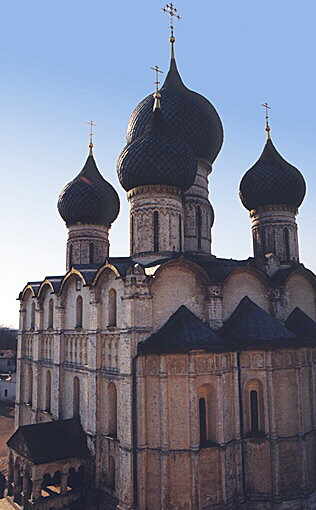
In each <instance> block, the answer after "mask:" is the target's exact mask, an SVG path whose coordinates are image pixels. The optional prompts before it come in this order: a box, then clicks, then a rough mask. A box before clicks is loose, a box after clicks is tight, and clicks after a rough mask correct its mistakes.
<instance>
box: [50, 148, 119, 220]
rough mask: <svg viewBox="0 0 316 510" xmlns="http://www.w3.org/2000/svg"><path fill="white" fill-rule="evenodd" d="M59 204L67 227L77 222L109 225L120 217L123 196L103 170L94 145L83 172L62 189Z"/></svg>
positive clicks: (59, 209) (60, 212)
mask: <svg viewBox="0 0 316 510" xmlns="http://www.w3.org/2000/svg"><path fill="white" fill-rule="evenodd" d="M57 207H58V211H59V214H60V215H61V217H62V218H63V220H64V221H65V222H66V225H67V227H69V226H71V225H75V224H76V223H81V224H90V225H106V226H110V225H111V223H113V221H114V220H115V219H116V218H117V215H118V213H119V210H120V199H119V197H118V194H117V193H116V191H115V189H114V188H113V186H111V184H109V183H108V182H107V181H106V180H105V179H104V178H103V177H102V175H101V174H100V172H99V170H98V168H97V165H96V163H95V160H94V157H93V154H92V148H90V153H89V156H88V159H87V161H86V164H85V165H84V167H83V169H82V170H81V172H80V173H79V174H78V175H77V177H75V178H74V179H73V180H72V181H71V182H69V183H68V184H66V186H65V187H64V189H63V190H62V192H61V193H60V195H59V198H58V205H57Z"/></svg>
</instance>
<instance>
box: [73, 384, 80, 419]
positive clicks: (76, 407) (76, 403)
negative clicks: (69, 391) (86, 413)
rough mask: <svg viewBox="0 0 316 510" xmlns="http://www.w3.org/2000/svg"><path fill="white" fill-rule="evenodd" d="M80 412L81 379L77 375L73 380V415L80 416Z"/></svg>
mask: <svg viewBox="0 0 316 510" xmlns="http://www.w3.org/2000/svg"><path fill="white" fill-rule="evenodd" d="M79 414H80V381H79V378H78V377H77V376H76V377H74V382H73V415H74V416H79Z"/></svg>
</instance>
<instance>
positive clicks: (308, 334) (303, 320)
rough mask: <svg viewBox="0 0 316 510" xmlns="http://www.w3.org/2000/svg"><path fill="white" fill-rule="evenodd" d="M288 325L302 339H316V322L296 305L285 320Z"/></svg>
mask: <svg viewBox="0 0 316 510" xmlns="http://www.w3.org/2000/svg"><path fill="white" fill-rule="evenodd" d="M285 325H286V327H287V328H288V329H289V330H290V331H292V332H293V333H295V335H296V336H297V337H299V338H301V339H302V340H314V341H316V322H315V321H313V319H311V318H310V317H309V316H308V315H306V313H305V312H303V310H301V309H300V308H298V307H296V308H295V309H294V310H293V312H292V313H291V314H290V315H289V316H288V318H287V319H286V322H285Z"/></svg>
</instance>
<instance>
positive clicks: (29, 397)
mask: <svg viewBox="0 0 316 510" xmlns="http://www.w3.org/2000/svg"><path fill="white" fill-rule="evenodd" d="M28 376H29V377H28V378H29V380H28V395H27V399H26V401H27V403H28V404H30V405H32V400H33V369H32V367H29V370H28Z"/></svg>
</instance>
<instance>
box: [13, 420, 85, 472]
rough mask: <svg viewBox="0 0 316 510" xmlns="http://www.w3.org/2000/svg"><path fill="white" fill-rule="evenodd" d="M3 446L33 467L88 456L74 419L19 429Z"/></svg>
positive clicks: (82, 436) (82, 435)
mask: <svg viewBox="0 0 316 510" xmlns="http://www.w3.org/2000/svg"><path fill="white" fill-rule="evenodd" d="M7 445H8V447H9V448H11V449H12V450H14V451H15V452H17V453H18V454H20V455H22V456H23V457H26V458H28V459H29V460H31V461H32V462H33V463H34V464H46V463H48V462H54V461H57V460H63V459H69V458H86V457H88V456H89V450H88V447H87V439H86V435H85V433H84V431H83V428H82V426H81V424H80V422H79V421H78V420H77V419H74V418H73V419H70V420H59V421H50V422H45V423H35V424H32V425H23V426H21V427H19V428H18V430H17V431H16V432H15V433H14V434H13V436H11V437H10V439H9V441H8V442H7Z"/></svg>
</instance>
